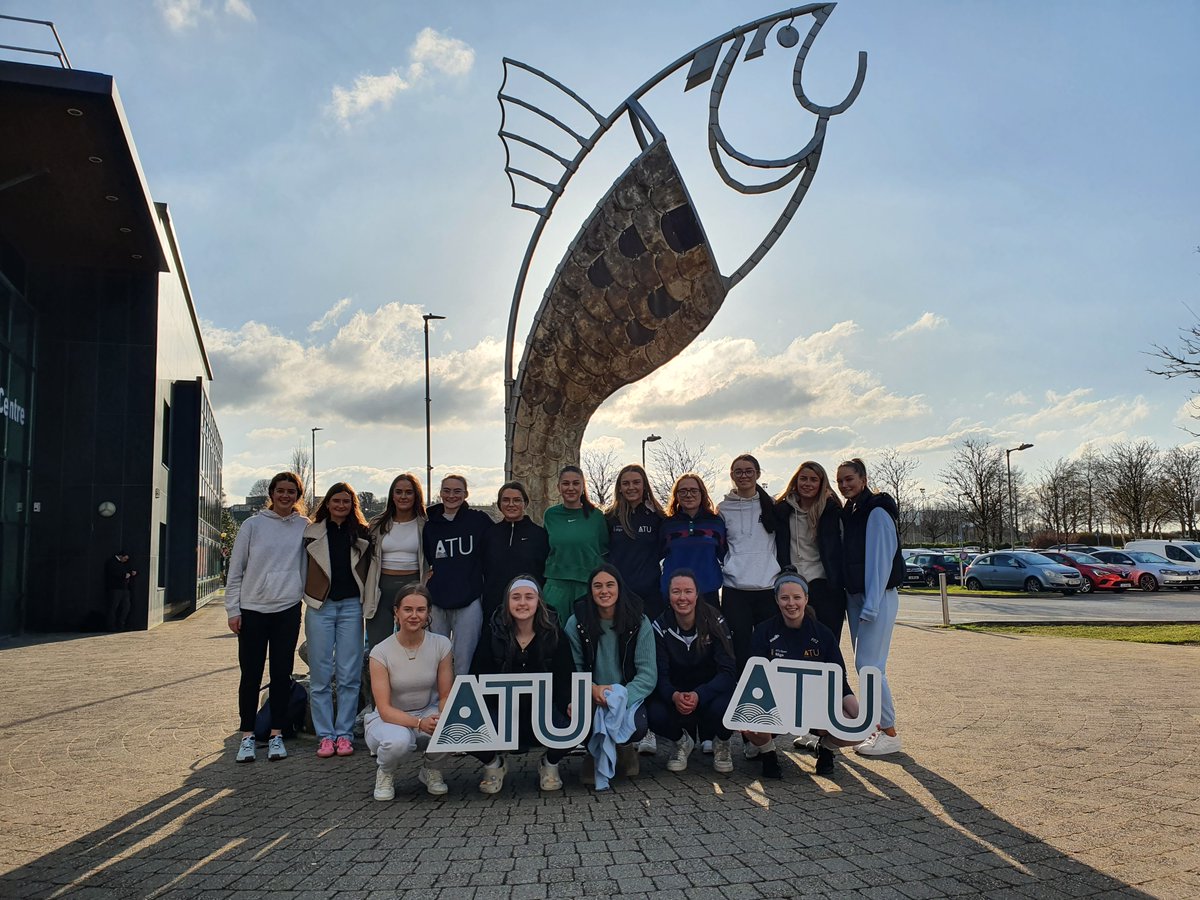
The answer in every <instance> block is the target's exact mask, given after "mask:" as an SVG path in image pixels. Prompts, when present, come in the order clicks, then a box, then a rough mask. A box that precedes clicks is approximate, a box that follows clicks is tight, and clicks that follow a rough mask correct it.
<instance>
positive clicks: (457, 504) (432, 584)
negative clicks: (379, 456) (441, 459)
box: [421, 475, 492, 676]
mask: <svg viewBox="0 0 1200 900" xmlns="http://www.w3.org/2000/svg"><path fill="white" fill-rule="evenodd" d="M468 496H469V494H468V492H467V479H466V478H465V477H463V476H462V475H447V476H446V477H445V478H443V479H442V502H441V503H438V504H436V505H434V506H432V507H430V509H429V521H428V522H426V523H425V531H424V533H423V534H422V536H421V547H422V550H423V551H424V553H425V559H426V561H427V562H428V563H429V568H430V570H431V571H430V575H429V580H428V581H427V582H426V585H427V586H428V588H429V592H430V595H431V596H432V598H433V604H432V606H431V607H430V610H429V613H430V621H431V623H432V624H431V625H430V626H429V627H430V629H431V630H432V631H433V632H434V633H435V634H442V635H445V636H446V637H448V638H450V642H451V645H452V647H453V649H454V674H455V675H456V676H457V675H465V674H467V671H468V670H469V669H470V668H471V657H472V656H474V655H475V647H476V646H477V645H478V643H479V633H480V632H481V631H482V630H483V540H484V537H485V535H486V534H487V532H488V530H489V529H490V528H491V527H492V517H491V516H489V515H488V514H487V513H485V512H481V511H480V510H478V509H471V507H470V505H469V504H468V503H467V497H468Z"/></svg>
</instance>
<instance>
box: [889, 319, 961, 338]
mask: <svg viewBox="0 0 1200 900" xmlns="http://www.w3.org/2000/svg"><path fill="white" fill-rule="evenodd" d="M949 324H950V322H949V321H948V320H947V319H946V318H945V317H944V316H939V315H937V314H936V313H931V312H926V313H922V314H921V317H920V318H919V319H917V321H915V322H913V323H912V324H911V325H906V326H904V327H903V328H901V329H900V330H899V331H895V332H893V333H892V336H891V337H890V338H889V340H892V341H898V340H900V339H901V338H906V337H912V336H913V335H914V334H920V333H921V332H922V331H936V330H937V329H939V328H945V327H946V326H947V325H949Z"/></svg>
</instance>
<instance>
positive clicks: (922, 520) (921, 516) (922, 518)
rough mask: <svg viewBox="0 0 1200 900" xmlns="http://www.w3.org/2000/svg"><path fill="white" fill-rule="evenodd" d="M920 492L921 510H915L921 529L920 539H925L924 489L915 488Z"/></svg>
mask: <svg viewBox="0 0 1200 900" xmlns="http://www.w3.org/2000/svg"><path fill="white" fill-rule="evenodd" d="M917 490H918V491H920V492H921V508H920V509H919V510H917V521H918V522H919V523H920V527H921V537H922V538H924V537H925V534H926V532H925V488H917Z"/></svg>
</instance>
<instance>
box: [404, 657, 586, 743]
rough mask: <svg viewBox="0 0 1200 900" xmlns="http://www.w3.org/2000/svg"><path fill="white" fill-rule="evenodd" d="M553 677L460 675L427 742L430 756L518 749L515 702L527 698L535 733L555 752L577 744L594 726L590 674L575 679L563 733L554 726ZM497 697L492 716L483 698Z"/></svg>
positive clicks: (581, 674)
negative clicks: (569, 711) (569, 714)
mask: <svg viewBox="0 0 1200 900" xmlns="http://www.w3.org/2000/svg"><path fill="white" fill-rule="evenodd" d="M552 679H553V676H552V675H550V674H549V673H547V672H541V673H538V674H534V675H459V676H458V678H456V679H455V680H454V686H453V687H452V688H451V689H450V699H449V700H447V701H446V706H445V708H444V709H443V710H442V714H441V716H440V717H439V718H438V723H437V728H435V729H434V730H433V737H432V738H431V739H430V741H429V750H428V751H427V752H429V753H456V752H459V751H463V752H469V753H474V752H476V751H488V750H491V751H497V752H498V751H501V750H516V749H517V747H518V734H519V727H518V726H519V723H518V721H517V698H519V697H520V696H521V695H522V694H525V695H528V696H529V697H530V698H531V702H532V704H533V734H534V736H535V737H536V738H537V741H538V743H539V744H541V745H542V746H543V747H548V748H550V749H552V750H568V749H570V748H571V747H576V746H578V745H579V744H580V743H581V742H582V741H583V739H584V738H585V737H587V733H588V729H589V728H590V726H591V724H592V676H591V675H590V674H588V673H585V672H575V673H573V674H572V675H571V697H572V700H571V718H570V720H569V721H568V723H567V727H566V728H565V729H559V728H556V727H555V726H554V706H553V681H552ZM487 697H494V698H495V699H496V715H495V717H494V718H493V716H492V712H491V710H490V709H489V708H488V705H487V701H486V699H485V698H487Z"/></svg>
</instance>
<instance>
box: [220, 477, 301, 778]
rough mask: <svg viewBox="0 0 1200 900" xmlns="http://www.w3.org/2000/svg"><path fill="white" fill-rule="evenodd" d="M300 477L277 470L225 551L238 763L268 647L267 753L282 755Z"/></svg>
mask: <svg viewBox="0 0 1200 900" xmlns="http://www.w3.org/2000/svg"><path fill="white" fill-rule="evenodd" d="M307 526H308V519H307V518H305V516H304V484H303V482H301V481H300V476H299V475H297V474H296V473H294V472H280V473H279V474H278V475H276V476H275V477H274V478H272V479H271V483H270V486H269V487H268V488H267V507H266V509H260V510H259V511H258V512H257V513H255V514H254V515H253V516H251V517H250V518H249V519H247V520H246V521H245V522H244V523H242V527H241V528H240V529H238V535H237V539H236V540H235V541H234V542H233V553H232V554H231V555H230V557H229V581H228V583H227V584H226V586H225V612H226V614H227V615H228V617H229V630H230V631H232V632H233V633H234V634H236V635H237V638H238V665H239V666H240V667H241V670H242V677H241V682H240V683H239V685H238V713H239V715H240V717H241V727H242V742H241V745H240V746H239V747H238V752H237V761H238V762H254V756H255V747H254V717H255V714H256V713H257V711H258V691H259V687H260V685H261V684H262V675H263V666H264V664H265V663H266V660H267V652H268V650H269V651H270V656H271V687H270V693H269V698H268V704H269V705H270V709H271V738H270V741H269V742H268V744H267V759H270V760H277V759H283V758H285V757H286V756H287V750H286V749H285V748H284V746H283V727H284V725H285V724H286V722H287V714H288V700H289V698H290V696H291V679H292V663H293V661H294V660H295V658H296V640H297V639H298V638H299V636H300V598H301V597H302V596H303V594H304V578H303V572H304V550H303V546H304V544H303V539H304V529H305V528H306V527H307Z"/></svg>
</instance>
